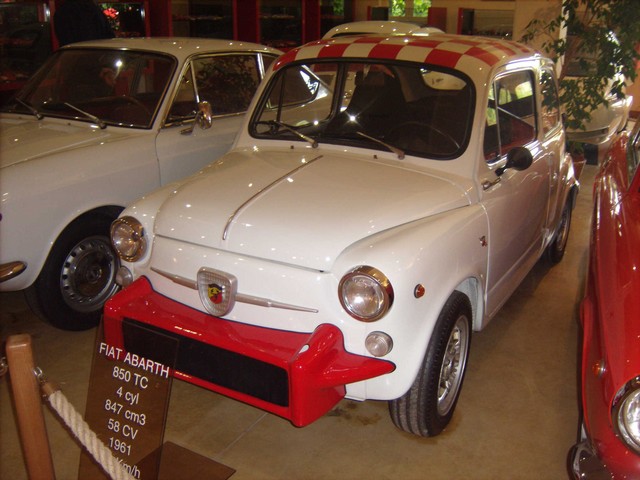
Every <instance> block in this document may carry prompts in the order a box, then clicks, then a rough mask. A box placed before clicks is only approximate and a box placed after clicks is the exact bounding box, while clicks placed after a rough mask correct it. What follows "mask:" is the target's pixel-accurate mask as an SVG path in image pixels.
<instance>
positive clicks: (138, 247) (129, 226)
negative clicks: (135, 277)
mask: <svg viewBox="0 0 640 480" xmlns="http://www.w3.org/2000/svg"><path fill="white" fill-rule="evenodd" d="M111 243H112V244H113V248H115V250H116V252H118V255H120V258H122V259H123V260H125V261H127V262H135V261H136V260H138V259H140V258H141V257H142V256H143V255H144V252H145V251H146V247H147V242H146V240H145V238H144V228H143V227H142V224H141V223H140V222H139V221H138V220H136V219H135V218H133V217H121V218H118V219H116V220H115V221H114V222H113V223H112V224H111Z"/></svg>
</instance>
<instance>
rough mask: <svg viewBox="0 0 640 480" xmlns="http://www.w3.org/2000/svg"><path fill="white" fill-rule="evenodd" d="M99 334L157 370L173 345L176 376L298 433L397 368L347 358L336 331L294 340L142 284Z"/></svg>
mask: <svg viewBox="0 0 640 480" xmlns="http://www.w3.org/2000/svg"><path fill="white" fill-rule="evenodd" d="M104 330H105V332H104V333H105V341H106V342H107V343H108V344H109V345H112V346H116V347H120V348H125V349H127V350H128V351H132V352H133V353H137V354H138V355H141V356H144V357H145V358H149V359H152V360H156V361H159V362H161V363H166V362H165V361H164V360H165V359H166V355H165V356H164V357H162V354H161V353H158V352H161V351H162V350H164V348H162V347H156V344H158V345H160V344H163V343H164V344H166V342H167V341H168V342H169V343H171V342H173V343H174V344H176V345H177V357H176V361H175V369H174V374H175V376H176V377H178V378H182V379H184V380H187V381H188V382H191V383H194V384H196V385H200V386H202V387H205V388H208V389H210V390H213V391H215V392H218V393H221V394H223V395H227V396H229V397H231V398H235V399H237V400H240V401H243V402H246V403H248V404H250V405H254V406H256V407H258V408H261V409H263V410H266V411H268V412H271V413H274V414H276V415H279V416H282V417H284V418H287V419H289V420H290V421H291V422H292V423H293V424H294V425H296V426H300V427H301V426H304V425H308V424H309V423H311V422H313V421H314V420H316V419H318V418H319V417H321V416H322V415H324V414H325V413H326V412H327V411H329V410H330V409H331V408H333V406H334V405H335V404H336V403H338V402H339V401H340V400H341V399H342V398H343V397H344V395H345V391H346V388H345V385H347V384H349V383H353V382H358V381H362V380H367V379H369V378H373V377H377V376H380V375H384V374H386V373H390V372H392V371H393V370H394V369H395V365H394V364H393V363H390V362H387V361H384V360H379V359H375V358H370V357H364V356H360V355H354V354H351V353H348V352H347V351H345V349H344V342H343V337H342V332H341V331H340V329H339V328H338V327H336V326H335V325H331V324H322V325H319V326H318V327H317V328H316V329H315V330H314V331H313V332H311V333H295V332H287V331H281V330H273V329H268V328H263V327H256V326H252V325H247V324H243V323H238V322H232V321H229V320H224V319H221V318H217V317H213V316H211V315H208V314H206V313H203V312H200V311H198V310H194V309H192V308H190V307H187V306H185V305H182V304H180V303H177V302H175V301H173V300H171V299H169V298H167V297H164V296H162V295H160V294H158V293H156V292H154V291H153V289H152V287H151V284H150V283H149V281H148V280H147V279H146V278H144V277H143V278H140V279H138V280H137V281H136V282H134V283H133V284H132V285H131V286H129V287H128V288H126V289H125V290H123V291H121V292H120V293H118V294H117V295H115V296H114V297H112V298H111V300H109V302H107V304H106V306H105V310H104ZM156 339H159V340H160V339H164V340H160V341H159V342H156ZM169 366H171V365H169Z"/></svg>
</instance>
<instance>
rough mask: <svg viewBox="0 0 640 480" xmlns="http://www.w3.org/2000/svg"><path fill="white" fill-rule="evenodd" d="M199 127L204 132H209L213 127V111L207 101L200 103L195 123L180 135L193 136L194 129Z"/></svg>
mask: <svg viewBox="0 0 640 480" xmlns="http://www.w3.org/2000/svg"><path fill="white" fill-rule="evenodd" d="M196 125H198V126H199V127H200V128H201V129H202V130H208V129H209V128H211V125H213V110H212V109H211V104H210V103H209V102H206V101H202V102H198V113H196V117H195V119H194V122H193V123H192V124H191V126H189V127H188V128H185V129H184V130H182V131H181V132H180V133H181V134H182V135H191V134H192V133H193V129H194V128H196Z"/></svg>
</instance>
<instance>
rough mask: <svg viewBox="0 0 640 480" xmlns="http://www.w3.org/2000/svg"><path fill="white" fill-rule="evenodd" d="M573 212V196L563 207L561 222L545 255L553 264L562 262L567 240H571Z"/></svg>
mask: <svg viewBox="0 0 640 480" xmlns="http://www.w3.org/2000/svg"><path fill="white" fill-rule="evenodd" d="M572 212H573V208H572V202H571V197H569V198H568V199H567V201H566V202H565V204H564V207H563V208H562V214H561V215H560V223H559V224H558V227H557V228H556V234H555V236H554V237H553V241H552V242H551V243H550V244H549V246H548V247H547V250H546V252H545V254H546V255H545V256H546V258H547V261H548V262H549V263H550V264H551V265H555V264H557V263H560V261H561V260H562V258H563V257H564V252H565V251H566V250H567V242H568V241H569V230H570V229H571V214H572Z"/></svg>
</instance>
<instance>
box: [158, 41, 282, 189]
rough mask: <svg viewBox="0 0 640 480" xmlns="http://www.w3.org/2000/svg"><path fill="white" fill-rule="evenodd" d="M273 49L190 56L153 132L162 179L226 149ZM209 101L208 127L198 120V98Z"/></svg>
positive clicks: (200, 164)
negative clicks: (159, 127)
mask: <svg viewBox="0 0 640 480" xmlns="http://www.w3.org/2000/svg"><path fill="white" fill-rule="evenodd" d="M274 58H275V57H274V56H272V55H263V54H259V53H250V52H232V53H221V54H215V55H204V56H199V57H195V58H193V59H191V60H190V61H189V62H187V63H186V65H185V66H184V68H183V71H182V73H181V77H180V83H179V85H178V88H177V90H176V93H175V95H174V97H173V99H172V102H171V106H170V107H169V108H168V110H167V113H166V118H165V121H164V125H163V127H162V128H161V130H160V132H159V133H158V135H157V137H156V149H157V155H158V162H159V166H160V181H161V184H163V185H164V184H166V183H169V182H172V181H174V180H177V179H180V178H183V177H185V176H187V175H189V174H191V173H193V172H196V171H197V170H199V169H200V168H202V167H203V166H205V165H207V164H208V163H210V162H212V161H214V160H215V159H216V158H218V157H220V156H221V155H222V154H224V153H226V152H227V151H228V150H229V148H230V147H231V144H232V143H233V140H234V138H235V136H236V133H237V132H238V130H239V129H240V126H241V125H242V122H243V120H244V114H245V112H246V111H247V108H248V106H249V103H250V102H251V99H252V98H253V95H254V93H255V91H256V89H257V88H258V84H259V83H260V81H261V79H262V77H263V75H264V71H265V69H266V68H267V67H268V65H269V64H270V63H271V62H272V61H273V59H274ZM200 102H208V103H209V104H210V106H211V111H212V114H213V117H212V118H213V121H212V125H211V127H210V128H202V127H200V126H199V125H197V124H196V121H195V118H196V113H197V112H198V104H199V103H200Z"/></svg>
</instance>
